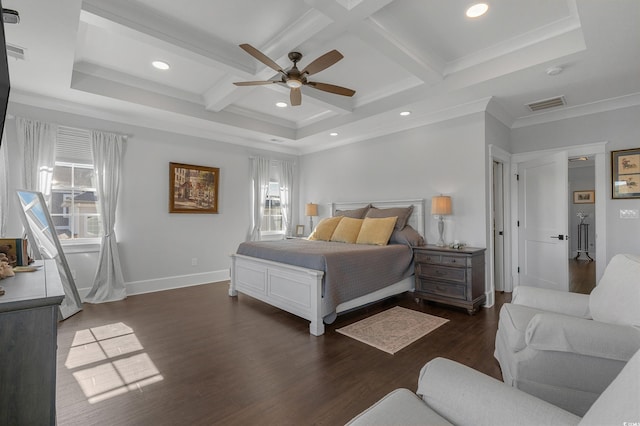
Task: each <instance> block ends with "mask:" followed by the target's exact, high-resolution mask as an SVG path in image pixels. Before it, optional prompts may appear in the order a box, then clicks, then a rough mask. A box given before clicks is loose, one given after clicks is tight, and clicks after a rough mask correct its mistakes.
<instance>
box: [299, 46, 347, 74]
mask: <svg viewBox="0 0 640 426" xmlns="http://www.w3.org/2000/svg"><path fill="white" fill-rule="evenodd" d="M342 58H344V56H342V53H340V52H338V51H337V50H332V51H331V52H327V53H325V54H324V55H322V56H320V57H319V58H316V60H314V61H312V62H311V63H310V64H309V65H307V66H306V67H305V69H303V70H302V72H301V73H300V74H304V73H307V75H311V74H315V73H317V72H320V71H322V70H324V69H326V68H329V67H330V66H331V65H333V64H335V63H336V62H338V61H339V60H340V59H342Z"/></svg>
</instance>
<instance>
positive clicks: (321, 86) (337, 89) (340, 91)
mask: <svg viewBox="0 0 640 426" xmlns="http://www.w3.org/2000/svg"><path fill="white" fill-rule="evenodd" d="M307 85H309V86H311V87H313V88H315V89H318V90H322V91H324V92H329V93H335V94H336V95H342V96H353V95H355V94H356V91H355V90H351V89H347V88H346V87H342V86H334V85H333V84H327V83H316V82H314V81H309V82H307Z"/></svg>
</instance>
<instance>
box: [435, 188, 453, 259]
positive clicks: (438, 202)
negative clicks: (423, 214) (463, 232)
mask: <svg viewBox="0 0 640 426" xmlns="http://www.w3.org/2000/svg"><path fill="white" fill-rule="evenodd" d="M431 214H432V215H434V216H436V217H437V218H438V233H439V234H440V239H439V240H438V243H437V244H436V245H437V246H439V247H444V246H446V244H445V242H444V237H443V235H444V217H445V216H447V215H450V214H451V197H449V196H447V195H439V196H436V197H433V198H431Z"/></svg>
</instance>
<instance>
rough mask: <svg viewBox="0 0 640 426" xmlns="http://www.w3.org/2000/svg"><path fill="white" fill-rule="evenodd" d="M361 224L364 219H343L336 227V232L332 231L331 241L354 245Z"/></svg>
mask: <svg viewBox="0 0 640 426" xmlns="http://www.w3.org/2000/svg"><path fill="white" fill-rule="evenodd" d="M362 222H364V219H354V218H352V217H343V218H342V220H341V221H340V223H339V224H338V226H336V230H335V231H333V235H332V236H331V241H336V242H339V243H350V244H354V243H355V242H356V240H357V239H358V234H359V233H360V227H361V226H362Z"/></svg>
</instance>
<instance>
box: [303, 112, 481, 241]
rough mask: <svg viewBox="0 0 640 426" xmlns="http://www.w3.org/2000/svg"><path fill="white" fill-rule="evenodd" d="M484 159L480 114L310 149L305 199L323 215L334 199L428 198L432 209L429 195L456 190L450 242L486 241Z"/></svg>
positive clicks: (432, 227)
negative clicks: (325, 147)
mask: <svg viewBox="0 0 640 426" xmlns="http://www.w3.org/2000/svg"><path fill="white" fill-rule="evenodd" d="M485 158H486V157H485V131H484V112H481V113H476V114H472V115H469V116H466V117H462V118H457V119H452V120H449V121H445V122H441V123H437V124H433V125H429V126H424V127H419V128H415V129H411V130H406V131H403V132H399V133H395V134H392V135H387V136H382V137H379V138H376V139H372V140H367V141H363V142H359V143H355V144H351V145H347V146H343V147H339V148H335V149H330V150H327V151H322V152H317V153H314V154H308V155H305V156H304V157H302V158H301V167H300V170H301V185H300V198H301V202H302V203H303V204H304V203H306V202H314V203H318V204H320V206H319V214H320V216H321V217H327V216H329V214H330V212H329V210H328V207H327V204H328V203H330V202H332V201H377V200H399V199H409V198H424V199H425V200H426V203H425V207H426V210H427V212H430V209H431V197H433V196H435V195H439V194H445V195H450V196H451V197H452V205H453V215H452V216H449V217H447V219H446V220H445V241H446V242H451V241H453V240H454V239H457V240H460V241H461V242H465V243H467V244H469V245H472V246H476V247H486V199H485V161H484V159H485ZM302 211H304V210H302ZM304 219H305V218H301V219H300V220H301V223H305V222H304V221H302V220H304ZM307 221H308V220H307ZM315 223H317V221H316V222H315ZM425 230H426V231H425V232H426V235H425V238H426V239H427V242H429V243H432V244H433V243H435V242H437V240H438V228H437V221H436V220H435V219H433V218H432V217H431V216H430V215H429V216H428V217H427V220H426V224H425Z"/></svg>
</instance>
